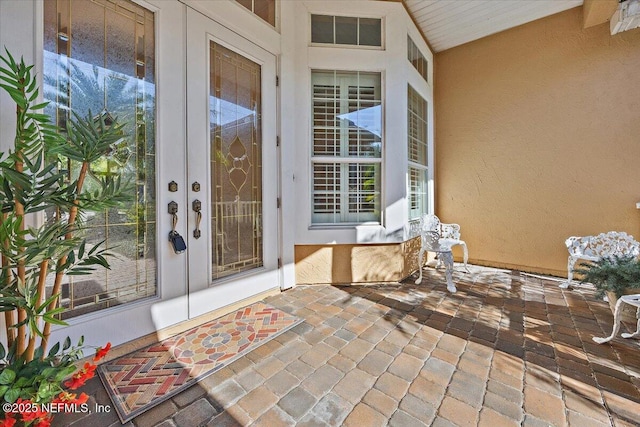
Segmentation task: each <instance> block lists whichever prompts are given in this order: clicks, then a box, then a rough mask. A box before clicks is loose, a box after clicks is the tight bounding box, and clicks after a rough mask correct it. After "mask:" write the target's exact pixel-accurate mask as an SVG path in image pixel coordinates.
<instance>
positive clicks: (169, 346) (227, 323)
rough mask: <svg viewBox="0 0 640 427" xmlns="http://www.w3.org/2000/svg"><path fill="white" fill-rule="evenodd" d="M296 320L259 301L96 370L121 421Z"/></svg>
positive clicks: (205, 375) (246, 350) (146, 408)
mask: <svg viewBox="0 0 640 427" xmlns="http://www.w3.org/2000/svg"><path fill="white" fill-rule="evenodd" d="M300 322H302V320H301V319H299V318H297V317H295V316H292V315H290V314H288V313H285V312H284V311H282V310H278V309H277V308H274V307H271V306H269V305H267V304H265V303H263V302H258V303H255V304H252V305H249V306H247V307H244V308H241V309H239V310H237V311H234V312H232V313H229V314H227V315H226V316H223V317H220V318H218V319H215V320H212V321H210V322H208V323H205V324H203V325H200V326H197V327H195V328H193V329H190V330H188V331H186V332H183V333H181V334H179V335H176V336H174V337H171V338H168V339H166V340H163V341H160V342H159V343H156V344H153V345H151V346H149V347H146V348H144V349H141V350H137V351H134V352H132V353H129V354H127V355H125V356H122V357H119V358H117V359H114V360H111V361H109V362H107V363H103V364H102V365H100V366H99V367H98V373H99V375H100V379H101V380H102V383H103V384H104V386H105V388H106V389H107V392H108V393H109V397H110V398H111V401H112V402H113V404H114V407H115V408H116V411H117V412H118V416H119V417H120V420H121V421H122V423H123V424H124V423H126V422H127V421H129V420H131V419H132V418H134V417H136V416H138V415H140V414H141V413H143V412H145V411H147V410H149V409H151V408H152V407H154V406H156V405H158V404H159V403H162V402H164V401H165V400H167V399H169V398H170V397H173V396H175V395H176V394H178V393H180V392H181V391H183V390H185V389H187V388H188V387H190V386H192V385H193V384H195V383H196V382H198V381H199V380H201V379H203V378H205V377H207V376H209V375H211V374H213V373H214V372H216V371H218V370H219V369H221V368H223V367H224V366H226V365H228V364H229V363H231V362H233V361H234V360H236V359H238V358H239V357H241V356H244V355H245V354H247V353H248V352H250V351H251V350H254V349H255V348H257V347H259V346H260V345H262V344H264V343H266V342H267V341H269V340H271V339H273V338H275V337H277V336H278V335H280V334H282V333H283V332H285V331H287V330H289V329H291V328H292V327H294V326H295V325H297V324H298V323H300Z"/></svg>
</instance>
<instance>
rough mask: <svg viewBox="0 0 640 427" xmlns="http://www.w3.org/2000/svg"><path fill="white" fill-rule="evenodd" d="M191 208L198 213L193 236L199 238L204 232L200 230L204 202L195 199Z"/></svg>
mask: <svg viewBox="0 0 640 427" xmlns="http://www.w3.org/2000/svg"><path fill="white" fill-rule="evenodd" d="M191 208H192V209H193V211H194V212H195V213H196V228H195V229H194V230H193V237H194V238H196V239H199V238H200V236H202V233H201V232H200V221H202V202H200V200H198V199H195V200H194V201H193V202H192V203H191Z"/></svg>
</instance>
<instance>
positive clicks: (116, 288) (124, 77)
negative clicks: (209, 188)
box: [43, 0, 157, 319]
mask: <svg viewBox="0 0 640 427" xmlns="http://www.w3.org/2000/svg"><path fill="white" fill-rule="evenodd" d="M154 26H155V15H154V13H153V12H151V11H149V10H147V9H145V8H143V7H141V6H139V5H137V4H135V3H133V2H131V1H128V0H119V1H117V2H99V1H93V0H82V1H79V0H58V1H57V2H56V1H45V2H44V67H43V68H44V73H43V74H44V77H43V81H44V98H45V100H47V101H49V102H50V104H49V106H48V107H47V109H46V112H47V113H48V114H49V115H50V116H51V117H52V118H53V120H54V122H55V123H57V124H58V125H59V126H60V127H61V128H62V129H66V128H67V123H68V120H70V119H71V118H72V117H73V115H72V113H76V114H78V115H80V116H82V117H85V116H87V115H88V114H89V113H91V115H92V116H98V115H102V116H104V117H106V118H107V121H108V120H109V117H117V118H118V121H119V122H120V123H123V124H126V126H125V128H124V130H125V137H124V138H123V140H122V141H121V142H120V143H118V144H117V147H116V149H115V150H114V151H113V152H112V153H110V154H109V155H108V156H107V158H106V160H104V161H100V162H96V164H92V165H91V167H90V172H89V174H88V176H87V180H86V181H85V187H84V188H85V190H86V191H92V190H94V189H96V188H98V186H99V185H100V178H103V177H105V176H108V175H109V176H118V177H120V178H121V179H122V182H129V183H131V186H132V193H133V200H132V202H130V203H126V204H125V203H123V204H121V205H119V206H116V207H113V208H110V209H106V210H104V211H96V212H87V213H86V214H85V215H84V216H83V218H82V219H83V220H84V221H85V225H86V227H87V230H88V235H87V236H86V237H87V239H88V242H89V244H98V243H99V242H102V241H104V242H105V243H104V246H106V247H107V248H108V249H110V251H111V252H112V253H114V254H115V255H116V256H115V257H111V258H110V263H111V269H110V270H105V269H98V270H96V271H95V272H94V273H93V274H91V275H88V276H68V277H67V279H66V281H65V283H63V286H62V298H61V305H62V306H63V307H64V308H66V310H65V312H64V313H63V315H62V317H63V318H64V319H70V318H73V317H76V316H79V315H82V314H86V313H90V312H94V311H98V310H103V309H106V308H110V307H114V306H117V305H121V304H124V303H127V302H132V301H136V300H139V299H142V298H146V297H149V296H154V295H156V293H157V287H156V276H157V272H156V270H157V265H156V216H155V192H156V185H155V179H156V177H155V164H156V152H155V113H156V107H155V104H156V100H155V36H154V34H155V30H154ZM60 168H62V169H64V170H66V172H67V175H68V177H69V179H72V178H73V177H74V176H77V174H78V171H79V165H78V164H76V163H75V162H72V161H70V160H68V159H64V158H61V159H60ZM55 214H56V213H55V212H53V211H48V212H47V217H50V216H53V215H55ZM51 285H52V284H51Z"/></svg>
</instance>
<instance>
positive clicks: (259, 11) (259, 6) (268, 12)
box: [236, 0, 276, 27]
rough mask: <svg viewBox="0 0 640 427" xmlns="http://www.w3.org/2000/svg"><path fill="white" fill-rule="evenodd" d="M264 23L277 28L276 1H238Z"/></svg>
mask: <svg viewBox="0 0 640 427" xmlns="http://www.w3.org/2000/svg"><path fill="white" fill-rule="evenodd" d="M236 1H237V2H238V3H240V4H241V5H242V6H244V7H246V8H247V9H249V10H250V11H251V12H253V13H255V14H256V15H258V16H259V17H260V18H262V19H263V20H264V21H266V22H268V23H269V24H271V26H273V27H275V26H276V0H236Z"/></svg>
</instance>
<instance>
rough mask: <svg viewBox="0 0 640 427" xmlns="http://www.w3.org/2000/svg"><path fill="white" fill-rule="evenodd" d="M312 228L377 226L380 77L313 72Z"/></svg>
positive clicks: (377, 75)
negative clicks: (317, 225)
mask: <svg viewBox="0 0 640 427" xmlns="http://www.w3.org/2000/svg"><path fill="white" fill-rule="evenodd" d="M312 82H313V101H312V104H313V106H312V107H313V142H312V157H311V163H312V173H313V196H312V197H313V201H312V206H313V217H312V221H313V223H327V224H335V223H362V222H368V221H375V222H379V221H380V164H381V161H382V137H381V134H382V132H381V122H382V118H381V108H382V102H381V99H380V94H381V90H380V86H381V84H380V74H379V73H359V72H338V71H315V72H313V74H312Z"/></svg>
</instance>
